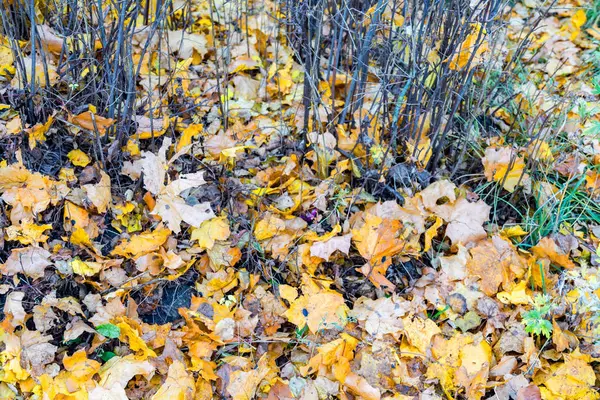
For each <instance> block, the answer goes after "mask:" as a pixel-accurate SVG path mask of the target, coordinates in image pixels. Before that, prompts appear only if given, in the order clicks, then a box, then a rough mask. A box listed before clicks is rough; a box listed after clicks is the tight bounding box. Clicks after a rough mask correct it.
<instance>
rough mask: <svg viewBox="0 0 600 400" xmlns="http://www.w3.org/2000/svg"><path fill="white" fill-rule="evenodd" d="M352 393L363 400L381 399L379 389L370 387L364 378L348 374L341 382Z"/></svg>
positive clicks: (351, 373)
mask: <svg viewBox="0 0 600 400" xmlns="http://www.w3.org/2000/svg"><path fill="white" fill-rule="evenodd" d="M343 384H344V386H346V387H347V388H348V389H350V391H351V392H352V393H354V394H355V395H357V396H359V398H361V399H365V400H379V399H381V393H380V391H379V389H377V388H375V387H373V386H371V384H369V382H367V380H366V379H365V378H363V377H362V376H360V375H357V374H355V373H354V372H350V373H349V374H348V375H347V376H346V378H345V379H344V382H343Z"/></svg>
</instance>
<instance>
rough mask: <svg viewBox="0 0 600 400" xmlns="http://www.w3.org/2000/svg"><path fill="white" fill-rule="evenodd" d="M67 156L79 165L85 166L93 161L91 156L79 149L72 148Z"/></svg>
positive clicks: (74, 163)
mask: <svg viewBox="0 0 600 400" xmlns="http://www.w3.org/2000/svg"><path fill="white" fill-rule="evenodd" d="M67 158H68V159H69V160H71V163H72V164H73V165H75V166H77V167H85V166H86V165H88V164H89V163H90V162H91V160H90V157H88V155H87V154H85V153H84V152H83V151H81V150H79V149H74V150H71V151H70V152H69V153H68V154H67Z"/></svg>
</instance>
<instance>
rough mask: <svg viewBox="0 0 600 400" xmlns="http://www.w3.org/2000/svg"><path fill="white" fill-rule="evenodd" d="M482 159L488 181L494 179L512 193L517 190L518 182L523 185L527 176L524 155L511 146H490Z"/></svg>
mask: <svg viewBox="0 0 600 400" xmlns="http://www.w3.org/2000/svg"><path fill="white" fill-rule="evenodd" d="M481 161H482V163H483V167H484V174H485V177H486V178H487V180H488V182H490V181H492V180H494V181H496V182H498V183H500V184H502V187H504V189H506V190H508V191H509V192H511V193H512V192H514V191H515V187H516V186H517V184H521V185H522V184H523V181H524V180H525V179H526V178H527V174H525V172H524V169H525V161H524V160H523V157H521V156H518V155H517V154H516V153H515V152H514V151H513V150H512V149H511V148H510V147H499V148H495V147H488V148H487V149H486V150H485V157H483V158H482V159H481Z"/></svg>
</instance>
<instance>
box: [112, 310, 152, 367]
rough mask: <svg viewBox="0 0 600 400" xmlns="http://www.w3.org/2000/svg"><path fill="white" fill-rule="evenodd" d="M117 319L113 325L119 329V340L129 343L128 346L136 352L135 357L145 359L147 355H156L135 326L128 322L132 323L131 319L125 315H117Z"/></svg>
mask: <svg viewBox="0 0 600 400" xmlns="http://www.w3.org/2000/svg"><path fill="white" fill-rule="evenodd" d="M118 320H119V321H121V322H118V323H117V324H115V325H117V326H118V327H119V329H120V330H121V335H120V336H119V340H121V341H122V342H125V343H127V344H129V348H130V349H131V350H133V351H135V352H137V355H136V357H138V359H140V360H145V359H147V358H148V357H156V353H155V352H154V350H152V349H150V348H149V347H148V346H147V345H146V342H144V339H142V338H141V336H140V334H139V332H138V330H137V328H135V327H132V326H131V325H130V323H132V324H134V323H133V321H131V320H130V319H128V318H126V317H119V318H118Z"/></svg>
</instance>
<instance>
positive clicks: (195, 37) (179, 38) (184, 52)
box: [167, 30, 208, 64]
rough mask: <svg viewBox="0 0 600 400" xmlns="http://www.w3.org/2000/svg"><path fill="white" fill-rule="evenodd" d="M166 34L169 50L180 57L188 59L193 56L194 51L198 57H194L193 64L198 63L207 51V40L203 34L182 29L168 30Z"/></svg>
mask: <svg viewBox="0 0 600 400" xmlns="http://www.w3.org/2000/svg"><path fill="white" fill-rule="evenodd" d="M167 34H168V47H169V51H170V52H171V53H177V56H178V57H179V58H180V59H184V60H185V59H188V58H190V57H193V56H195V54H194V53H196V54H197V56H198V58H197V59H196V57H195V60H194V61H195V63H194V64H198V63H200V61H202V59H203V58H204V56H205V55H206V53H208V49H207V45H208V41H207V39H206V37H205V36H204V35H200V34H196V33H187V32H185V31H182V30H178V31H168V32H167Z"/></svg>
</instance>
